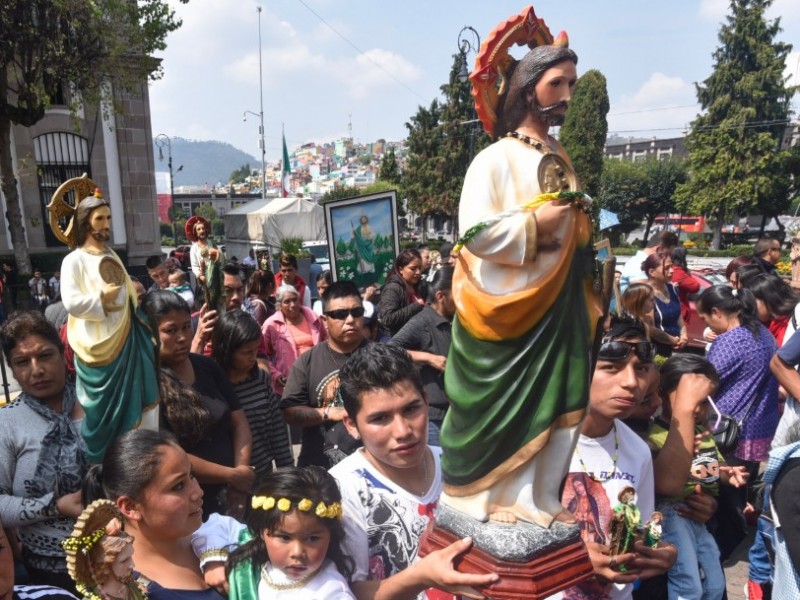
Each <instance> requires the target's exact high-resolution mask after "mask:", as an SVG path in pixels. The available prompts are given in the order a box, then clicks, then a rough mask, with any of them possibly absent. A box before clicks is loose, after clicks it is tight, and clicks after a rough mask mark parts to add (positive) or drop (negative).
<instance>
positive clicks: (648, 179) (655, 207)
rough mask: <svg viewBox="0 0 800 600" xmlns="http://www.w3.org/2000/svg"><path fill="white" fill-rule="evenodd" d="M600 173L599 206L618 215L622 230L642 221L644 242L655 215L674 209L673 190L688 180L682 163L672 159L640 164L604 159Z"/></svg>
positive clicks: (627, 229) (651, 160)
mask: <svg viewBox="0 0 800 600" xmlns="http://www.w3.org/2000/svg"><path fill="white" fill-rule="evenodd" d="M602 173H603V174H602V177H601V178H600V186H599V191H598V196H597V199H598V203H599V204H600V206H602V207H603V208H606V209H608V210H610V211H612V212H615V213H617V216H618V217H619V220H620V224H621V226H622V229H623V230H624V231H631V230H633V229H635V228H636V227H638V226H639V225H640V224H641V222H642V221H644V222H645V232H644V240H647V239H648V238H649V237H650V228H651V227H652V226H653V223H654V222H655V219H656V217H657V216H658V215H661V214H665V213H667V214H668V213H670V212H673V211H674V210H675V200H674V198H675V190H676V188H677V187H678V185H680V184H681V183H684V182H685V181H686V178H687V175H686V164H685V162H684V161H682V160H680V159H674V158H670V159H667V160H658V159H655V158H651V159H648V160H646V161H642V162H631V161H621V160H617V159H613V158H607V159H606V160H605V163H604V165H603V169H602Z"/></svg>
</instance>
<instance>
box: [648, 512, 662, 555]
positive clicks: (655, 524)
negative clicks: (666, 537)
mask: <svg viewBox="0 0 800 600" xmlns="http://www.w3.org/2000/svg"><path fill="white" fill-rule="evenodd" d="M663 519H664V515H662V514H661V513H660V512H659V511H657V510H654V511H653V513H652V514H651V515H650V520H649V521H648V522H647V523H645V525H644V543H645V544H647V546H649V547H650V548H658V542H659V540H661V533H662V531H661V521H662V520H663Z"/></svg>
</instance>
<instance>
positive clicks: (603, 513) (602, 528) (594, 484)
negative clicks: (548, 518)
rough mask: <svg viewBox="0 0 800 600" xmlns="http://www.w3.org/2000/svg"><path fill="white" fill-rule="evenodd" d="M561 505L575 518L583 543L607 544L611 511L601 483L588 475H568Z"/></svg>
mask: <svg viewBox="0 0 800 600" xmlns="http://www.w3.org/2000/svg"><path fill="white" fill-rule="evenodd" d="M561 504H562V505H563V506H565V507H566V508H567V510H568V511H569V512H571V513H572V514H573V515H574V516H575V519H576V520H577V521H578V525H580V528H581V538H582V539H583V541H584V542H595V543H597V544H607V543H608V540H609V538H608V532H609V530H610V523H611V516H612V514H613V511H612V510H611V506H610V502H609V501H608V497H607V496H606V492H605V490H604V489H603V484H602V483H600V482H599V481H597V480H595V479H593V478H592V477H590V476H589V474H588V473H569V474H568V475H567V479H566V483H565V485H564V493H563V494H562V496H561Z"/></svg>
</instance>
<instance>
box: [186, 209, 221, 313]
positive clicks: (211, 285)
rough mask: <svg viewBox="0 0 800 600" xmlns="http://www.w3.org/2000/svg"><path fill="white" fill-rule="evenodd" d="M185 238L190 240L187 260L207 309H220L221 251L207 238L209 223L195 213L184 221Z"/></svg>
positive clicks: (209, 229)
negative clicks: (201, 288)
mask: <svg viewBox="0 0 800 600" xmlns="http://www.w3.org/2000/svg"><path fill="white" fill-rule="evenodd" d="M184 232H185V233H186V238H187V239H188V240H189V241H190V242H192V247H191V249H190V250H189V262H190V263H191V267H192V273H194V276H195V277H196V278H197V281H199V282H200V285H201V286H202V287H203V292H204V293H205V302H206V305H207V306H208V308H209V310H219V311H221V310H222V309H223V308H224V307H225V303H224V301H223V298H222V269H221V266H220V264H221V262H222V252H220V250H219V249H218V248H217V247H216V245H215V244H214V242H213V241H212V240H210V239H209V238H208V235H209V233H211V224H210V223H209V222H208V219H206V218H205V217H200V216H198V215H195V216H193V217H191V218H190V219H189V220H188V221H186V227H185V228H184Z"/></svg>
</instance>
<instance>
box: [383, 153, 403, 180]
mask: <svg viewBox="0 0 800 600" xmlns="http://www.w3.org/2000/svg"><path fill="white" fill-rule="evenodd" d="M378 178H379V179H380V180H381V181H387V182H389V183H400V165H399V164H398V162H397V155H396V154H395V152H394V148H390V149H389V151H388V152H385V153H384V155H383V158H382V159H381V166H380V169H379V171H378Z"/></svg>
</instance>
